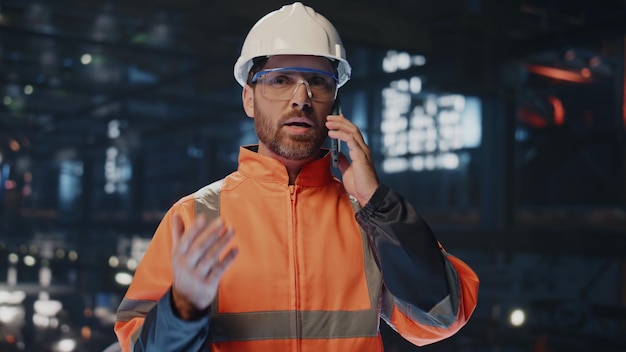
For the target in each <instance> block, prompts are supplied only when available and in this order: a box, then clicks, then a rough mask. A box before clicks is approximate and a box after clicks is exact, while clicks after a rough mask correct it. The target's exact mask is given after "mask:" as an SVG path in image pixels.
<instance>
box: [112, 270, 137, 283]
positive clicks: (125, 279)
mask: <svg viewBox="0 0 626 352" xmlns="http://www.w3.org/2000/svg"><path fill="white" fill-rule="evenodd" d="M132 281H133V276H132V275H131V274H129V273H125V272H119V273H117V274H115V282H117V283H118V284H119V285H122V286H128V285H130V283H131V282H132Z"/></svg>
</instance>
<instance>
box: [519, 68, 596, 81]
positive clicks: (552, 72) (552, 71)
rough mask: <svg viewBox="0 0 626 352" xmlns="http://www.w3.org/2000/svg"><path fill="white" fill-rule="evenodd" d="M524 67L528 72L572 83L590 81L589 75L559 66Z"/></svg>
mask: <svg viewBox="0 0 626 352" xmlns="http://www.w3.org/2000/svg"><path fill="white" fill-rule="evenodd" d="M526 69H527V70H528V72H532V73H534V74H537V75H540V76H545V77H550V78H554V79H558V80H560V81H568V82H574V83H590V82H591V78H590V77H584V76H583V75H581V73H579V72H575V71H569V70H563V69H560V68H554V67H547V66H540V65H527V66H526Z"/></svg>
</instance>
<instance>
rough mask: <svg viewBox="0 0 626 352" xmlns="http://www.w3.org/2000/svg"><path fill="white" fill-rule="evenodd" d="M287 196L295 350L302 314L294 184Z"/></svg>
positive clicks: (299, 336)
mask: <svg viewBox="0 0 626 352" xmlns="http://www.w3.org/2000/svg"><path fill="white" fill-rule="evenodd" d="M289 197H290V200H291V234H290V235H291V236H292V241H293V242H292V243H293V244H292V246H293V248H292V250H293V268H294V284H295V287H294V291H295V307H294V311H295V317H294V318H295V328H296V340H295V341H294V343H295V347H296V349H295V350H296V351H300V350H301V346H300V340H301V337H302V331H301V330H302V323H301V320H302V314H301V312H300V273H299V271H298V270H299V266H298V260H299V258H298V238H297V231H296V225H297V219H296V186H295V185H289Z"/></svg>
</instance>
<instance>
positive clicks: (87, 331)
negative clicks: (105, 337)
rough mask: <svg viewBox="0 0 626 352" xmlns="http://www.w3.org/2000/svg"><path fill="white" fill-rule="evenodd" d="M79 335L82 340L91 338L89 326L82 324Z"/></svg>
mask: <svg viewBox="0 0 626 352" xmlns="http://www.w3.org/2000/svg"><path fill="white" fill-rule="evenodd" d="M80 336H82V338H83V340H89V339H91V328H90V327H88V326H83V327H82V328H81V329H80Z"/></svg>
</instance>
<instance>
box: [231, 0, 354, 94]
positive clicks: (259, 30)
mask: <svg viewBox="0 0 626 352" xmlns="http://www.w3.org/2000/svg"><path fill="white" fill-rule="evenodd" d="M273 55H315V56H323V57H326V58H328V59H330V60H332V61H339V64H338V66H337V76H338V78H339V81H338V82H337V85H338V86H339V87H341V86H342V85H344V84H345V83H346V82H347V81H348V80H349V79H350V73H351V71H352V68H351V67H350V64H349V63H348V61H347V60H346V50H345V48H344V47H343V43H342V41H341V38H340V37H339V33H338V32H337V29H335V26H333V24H332V23H330V22H329V21H328V20H327V19H326V18H325V17H324V16H322V15H320V14H318V13H317V12H315V10H313V9H312V8H310V7H308V6H304V5H302V3H300V2H294V3H293V4H291V5H285V6H283V7H281V8H280V9H279V10H276V11H273V12H270V13H268V14H267V15H265V16H264V17H263V18H261V19H260V20H259V21H257V23H255V24H254V26H252V29H250V32H249V33H248V36H247V37H246V40H245V41H244V42H243V46H242V48H241V56H239V59H237V62H236V63H235V79H236V80H237V82H239V84H241V86H244V85H245V84H246V81H247V79H248V72H249V71H250V69H251V68H252V60H253V59H254V58H257V57H268V56H273Z"/></svg>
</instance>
